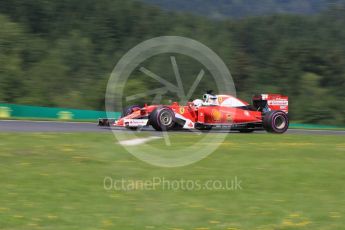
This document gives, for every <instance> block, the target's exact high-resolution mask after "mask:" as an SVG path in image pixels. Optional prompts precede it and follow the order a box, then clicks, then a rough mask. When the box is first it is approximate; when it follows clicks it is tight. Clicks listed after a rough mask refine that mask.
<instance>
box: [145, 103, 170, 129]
mask: <svg viewBox="0 0 345 230" xmlns="http://www.w3.org/2000/svg"><path fill="white" fill-rule="evenodd" d="M149 123H150V125H152V127H153V128H154V129H155V130H157V131H168V130H170V129H173V128H174V126H175V113H174V111H172V109H170V108H169V107H165V106H162V107H158V108H156V109H155V110H153V111H152V113H151V114H150V116H149Z"/></svg>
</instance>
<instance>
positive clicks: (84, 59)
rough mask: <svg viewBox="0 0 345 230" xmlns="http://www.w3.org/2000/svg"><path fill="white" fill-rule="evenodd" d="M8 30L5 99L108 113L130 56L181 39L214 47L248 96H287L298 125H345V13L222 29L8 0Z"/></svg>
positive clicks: (66, 1)
mask: <svg viewBox="0 0 345 230" xmlns="http://www.w3.org/2000/svg"><path fill="white" fill-rule="evenodd" d="M0 26H1V32H0V102H8V103H18V104H29V105H30V104H31V105H43V106H61V107H72V108H81V109H103V108H104V94H105V89H106V84H107V80H108V78H109V75H110V72H111V71H112V69H113V67H114V65H115V64H116V62H117V61H118V60H119V59H120V58H121V56H122V55H124V54H125V53H126V52H127V51H128V50H129V49H130V48H132V47H133V46H135V45H136V44H138V43H139V42H141V41H144V40H146V39H149V38H153V37H156V36H162V35H175V36H186V37H190V38H193V39H196V40H198V41H200V42H202V43H203V44H205V45H207V46H208V47H210V48H211V49H213V50H214V51H215V52H216V53H217V54H218V55H219V56H220V57H221V58H222V59H223V60H224V62H225V63H226V64H227V65H228V67H229V69H230V70H231V73H232V75H233V78H234V80H235V84H236V88H237V92H238V95H239V96H240V97H242V98H243V99H245V100H250V97H251V95H252V94H254V93H259V92H262V93H263V92H272V93H283V94H287V95H288V96H289V97H290V102H291V103H290V105H291V106H290V110H291V116H292V118H293V119H294V120H295V121H300V122H308V123H324V124H344V123H345V101H344V99H345V90H344V87H345V30H344V28H345V9H344V8H341V7H338V8H333V9H330V10H327V11H325V12H323V13H320V14H318V15H315V16H287V15H285V16H284V15H280V16H262V17H251V18H246V19H242V20H236V21H221V22H220V21H212V20H208V19H205V18H202V17H197V16H192V15H189V14H180V13H167V12H164V11H161V10H160V9H158V8H155V7H151V6H146V5H145V4H143V3H137V2H133V1H129V0H126V1H120V0H101V1H91V0H83V1H81V0H61V1H47V0H35V1H33V0H25V1H24V0H12V1H9V0H0ZM185 63H187V64H185V65H184V66H185V67H188V68H190V69H193V67H192V65H193V64H190V65H188V62H185ZM149 65H150V66H152V68H154V69H156V70H157V71H159V69H160V68H162V69H163V68H165V69H166V67H162V65H158V64H157V63H154V62H153V61H152V62H151V63H150V64H149ZM163 71H164V69H163ZM187 72H188V71H187ZM194 75H195V74H194ZM193 77H195V76H193ZM129 84H130V89H131V91H132V92H136V91H140V90H142V89H147V88H150V87H151V85H152V84H153V83H152V82H151V81H144V80H142V79H141V78H137V79H133V80H132V81H131V82H130V83H129ZM210 85H211V84H210ZM203 86H204V88H205V87H207V83H206V84H205V83H204V85H203ZM202 90H204V89H203V88H202V89H200V90H199V91H198V92H196V93H201V91H202ZM194 96H197V95H194Z"/></svg>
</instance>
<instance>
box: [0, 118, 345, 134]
mask: <svg viewBox="0 0 345 230" xmlns="http://www.w3.org/2000/svg"><path fill="white" fill-rule="evenodd" d="M113 130H116V131H118V132H132V131H128V130H126V129H123V128H116V129H115V128H113ZM110 131H111V129H110V128H109V127H98V126H97V124H96V122H95V123H91V122H89V123H87V122H57V121H19V120H2V121H0V132H66V133H68V132H110ZM143 131H144V132H155V131H153V129H151V128H148V129H143ZM172 132H184V133H186V132H189V131H188V130H183V131H172ZM212 132H214V133H219V132H228V131H227V130H214V131H212ZM234 133H238V132H235V131H234ZM264 133H266V132H264V131H258V132H254V133H252V134H264ZM286 133H288V134H312V135H314V134H316V135H345V131H336V130H307V129H290V130H288V131H287V132H286ZM247 135H249V134H247Z"/></svg>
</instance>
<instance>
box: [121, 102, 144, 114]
mask: <svg viewBox="0 0 345 230" xmlns="http://www.w3.org/2000/svg"><path fill="white" fill-rule="evenodd" d="M137 109H141V107H140V106H139V105H130V106H127V107H125V108H124V109H123V111H122V114H121V117H125V116H128V115H129V114H131V113H133V111H135V110H137Z"/></svg>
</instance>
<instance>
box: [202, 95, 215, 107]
mask: <svg viewBox="0 0 345 230" xmlns="http://www.w3.org/2000/svg"><path fill="white" fill-rule="evenodd" d="M203 98H204V103H205V104H208V105H218V97H217V96H216V95H212V94H204V97H203Z"/></svg>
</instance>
